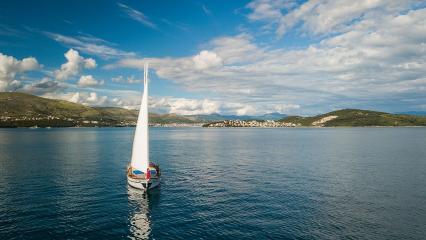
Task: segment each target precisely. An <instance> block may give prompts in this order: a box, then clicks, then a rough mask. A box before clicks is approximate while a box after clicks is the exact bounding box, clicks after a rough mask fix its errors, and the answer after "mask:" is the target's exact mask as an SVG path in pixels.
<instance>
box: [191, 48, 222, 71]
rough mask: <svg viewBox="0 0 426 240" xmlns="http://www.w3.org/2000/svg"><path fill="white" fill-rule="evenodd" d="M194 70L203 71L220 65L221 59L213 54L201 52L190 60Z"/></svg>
mask: <svg viewBox="0 0 426 240" xmlns="http://www.w3.org/2000/svg"><path fill="white" fill-rule="evenodd" d="M192 60H193V61H194V64H195V68H196V69H199V70H204V69H208V68H213V67H217V66H220V65H222V59H221V58H220V57H219V56H218V55H217V54H216V53H215V52H210V51H206V50H203V51H201V52H200V53H199V54H198V55H196V56H194V57H193V58H192Z"/></svg>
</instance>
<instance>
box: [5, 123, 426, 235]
mask: <svg viewBox="0 0 426 240" xmlns="http://www.w3.org/2000/svg"><path fill="white" fill-rule="evenodd" d="M133 131H134V129H133V128H100V129H98V128H87V129H10V130H9V129H0V239H122V238H130V239H145V238H151V239H231V238H239V239H425V237H426V128H328V129H303V128H299V129H202V128H178V129H173V128H156V129H151V131H150V135H151V142H150V147H151V158H152V159H153V160H155V161H156V162H157V163H160V165H161V168H162V172H163V182H162V185H161V188H160V189H158V190H155V191H153V192H152V193H151V194H149V195H147V196H144V195H143V194H141V193H140V192H139V191H137V190H134V189H129V188H128V186H127V182H126V165H127V163H128V162H129V159H130V154H131V145H132V138H133Z"/></svg>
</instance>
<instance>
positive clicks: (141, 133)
mask: <svg viewBox="0 0 426 240" xmlns="http://www.w3.org/2000/svg"><path fill="white" fill-rule="evenodd" d="M143 85H144V88H143V94H142V101H141V107H140V110H139V116H138V122H137V125H136V131H135V137H134V139H133V149H132V162H131V166H132V168H134V169H137V170H139V171H142V172H144V173H146V170H147V168H148V166H149V139H148V136H149V135H148V63H145V66H144V77H143Z"/></svg>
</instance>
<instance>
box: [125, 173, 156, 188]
mask: <svg viewBox="0 0 426 240" xmlns="http://www.w3.org/2000/svg"><path fill="white" fill-rule="evenodd" d="M160 182H161V178H151V179H149V180H146V179H137V178H131V177H129V176H127V183H129V185H130V186H132V187H134V188H137V189H141V190H145V191H146V190H149V189H153V188H155V187H157V186H158V185H160Z"/></svg>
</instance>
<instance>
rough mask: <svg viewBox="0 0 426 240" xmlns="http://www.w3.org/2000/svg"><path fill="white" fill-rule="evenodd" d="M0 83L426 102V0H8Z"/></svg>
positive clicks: (241, 105) (238, 105)
mask: <svg viewBox="0 0 426 240" xmlns="http://www.w3.org/2000/svg"><path fill="white" fill-rule="evenodd" d="M1 5H2V6H1V7H0V91H3V92H4V91H7V92H15V91H16V92H25V93H30V94H34V95H38V96H42V97H47V98H53V99H63V100H68V101H72V102H76V103H81V104H85V105H89V106H116V107H124V108H129V109H137V108H138V106H139V104H140V99H141V94H142V89H143V84H142V81H141V79H142V78H143V72H142V71H143V65H144V63H145V62H148V63H149V65H150V72H149V76H150V100H149V104H150V108H151V109H150V111H151V112H157V113H176V114H183V115H192V114H213V113H218V114H235V115H261V114H266V113H272V112H279V113H284V114H291V115H315V114H319V113H325V112H328V111H333V110H337V109H343V108H360V109H370V110H379V111H386V112H404V111H426V2H424V1H414V0H413V1H411V0H395V1H388V0H357V1H353V0H338V1H335V0H308V1H293V0H285V1H283V0H253V1H240V0H232V1H225V0H224V1H216V0H210V1H207V0H206V1H190V0H182V1H162V0H134V1H124V0H123V1H105V0H93V1H79V0H75V1H53V0H52V1H47V0H39V1H22V0H14V1H3V2H2V4H1Z"/></svg>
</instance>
